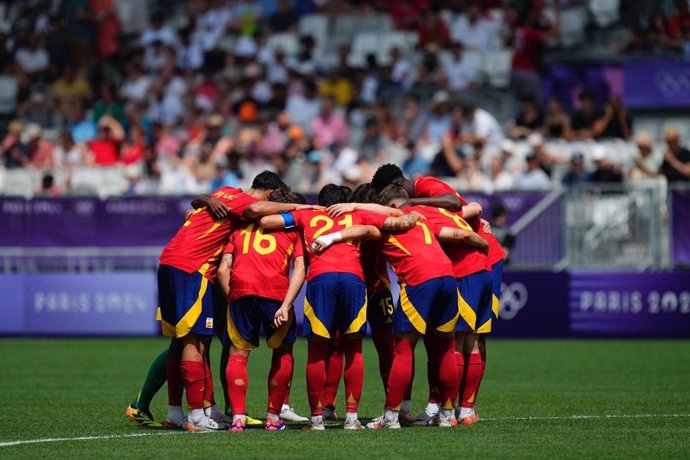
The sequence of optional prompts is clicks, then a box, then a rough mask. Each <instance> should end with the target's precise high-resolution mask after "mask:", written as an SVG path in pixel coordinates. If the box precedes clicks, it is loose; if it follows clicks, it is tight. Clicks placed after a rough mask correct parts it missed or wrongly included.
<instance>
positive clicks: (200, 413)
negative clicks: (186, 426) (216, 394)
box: [188, 409, 206, 423]
mask: <svg viewBox="0 0 690 460" xmlns="http://www.w3.org/2000/svg"><path fill="white" fill-rule="evenodd" d="M188 418H189V421H190V422H192V423H199V422H200V421H202V420H203V419H205V418H206V414H204V410H203V409H191V410H190V411H189V415H188Z"/></svg>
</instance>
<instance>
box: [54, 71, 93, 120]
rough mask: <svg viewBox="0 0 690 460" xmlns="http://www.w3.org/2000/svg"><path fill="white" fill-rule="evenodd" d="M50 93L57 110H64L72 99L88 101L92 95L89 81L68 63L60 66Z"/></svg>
mask: <svg viewBox="0 0 690 460" xmlns="http://www.w3.org/2000/svg"><path fill="white" fill-rule="evenodd" d="M52 93H53V100H54V103H55V106H56V108H58V109H59V110H65V109H66V108H67V106H68V104H70V103H73V102H74V101H78V102H88V101H90V100H91V98H92V96H93V91H92V90H91V84H90V83H89V81H88V80H87V79H86V78H84V76H83V75H82V74H81V72H79V71H78V70H77V69H76V68H75V67H74V65H72V64H69V63H68V64H65V65H63V66H62V70H61V72H60V78H58V79H57V80H55V83H53V88H52Z"/></svg>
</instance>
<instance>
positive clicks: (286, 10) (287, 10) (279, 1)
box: [268, 0, 299, 32]
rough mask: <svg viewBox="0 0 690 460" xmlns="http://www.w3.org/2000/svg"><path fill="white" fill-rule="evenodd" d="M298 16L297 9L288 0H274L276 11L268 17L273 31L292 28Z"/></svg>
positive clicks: (283, 30)
mask: <svg viewBox="0 0 690 460" xmlns="http://www.w3.org/2000/svg"><path fill="white" fill-rule="evenodd" d="M298 20H299V16H298V14H297V10H296V9H295V8H294V7H293V6H292V3H291V2H290V1H288V0H276V11H275V12H274V13H273V14H271V16H270V17H269V18H268V24H269V25H270V26H271V30H272V31H273V32H285V31H288V30H291V29H294V28H295V26H296V25H297V21H298Z"/></svg>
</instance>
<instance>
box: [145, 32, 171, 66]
mask: <svg viewBox="0 0 690 460" xmlns="http://www.w3.org/2000/svg"><path fill="white" fill-rule="evenodd" d="M170 58H171V57H170V54H169V53H168V48H167V46H165V45H164V44H163V42H162V41H160V40H155V41H154V42H153V43H151V46H147V47H146V50H145V51H144V62H143V66H144V70H146V71H147V72H148V73H149V74H157V73H159V72H160V71H161V70H162V69H163V67H165V66H166V65H167V64H168V62H169V60H170Z"/></svg>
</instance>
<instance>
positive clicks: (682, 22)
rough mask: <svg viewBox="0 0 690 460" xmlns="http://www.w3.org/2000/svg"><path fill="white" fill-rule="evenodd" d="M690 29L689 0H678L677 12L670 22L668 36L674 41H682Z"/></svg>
mask: <svg viewBox="0 0 690 460" xmlns="http://www.w3.org/2000/svg"><path fill="white" fill-rule="evenodd" d="M688 29H690V6H689V5H688V2H687V0H676V11H675V12H674V13H673V15H672V16H671V18H670V19H669V21H668V34H669V36H670V37H671V39H673V40H681V39H683V37H684V35H685V31H687V30H688Z"/></svg>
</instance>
